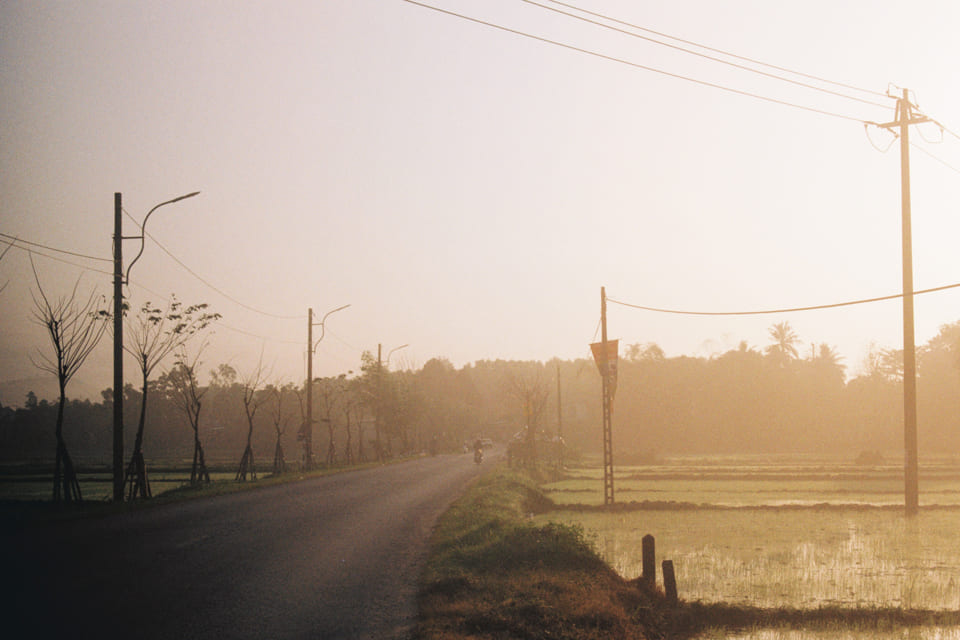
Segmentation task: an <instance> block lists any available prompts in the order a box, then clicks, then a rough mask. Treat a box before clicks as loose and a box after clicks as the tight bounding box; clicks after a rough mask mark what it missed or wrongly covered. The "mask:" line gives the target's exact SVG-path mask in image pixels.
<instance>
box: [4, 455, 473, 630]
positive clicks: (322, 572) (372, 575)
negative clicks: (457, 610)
mask: <svg viewBox="0 0 960 640" xmlns="http://www.w3.org/2000/svg"><path fill="white" fill-rule="evenodd" d="M483 466H486V465H481V467H483ZM481 467H478V466H477V465H475V464H473V461H472V456H467V455H455V456H454V455H450V456H437V457H433V458H423V459H417V460H413V461H410V462H405V463H402V464H395V465H388V466H384V467H379V468H375V469H367V470H363V471H354V472H349V473H342V474H337V475H333V476H327V477H324V478H316V479H312V480H308V481H304V482H298V483H293V484H288V485H283V486H276V487H269V488H263V489H259V490H257V491H251V492H244V493H239V494H234V495H230V496H224V497H220V498H216V499H205V500H196V501H188V502H183V503H179V504H170V505H163V506H157V507H154V508H150V509H144V510H142V511H138V512H132V513H126V514H123V515H120V516H116V517H110V518H94V519H87V520H80V521H75V522H70V523H67V524H62V523H61V524H59V525H57V526H45V527H42V528H39V529H36V530H33V531H28V532H25V535H17V536H14V538H13V539H6V540H0V542H3V543H5V544H4V549H3V550H2V555H0V558H3V560H4V561H3V564H4V565H5V566H3V567H2V569H0V570H2V571H3V574H4V575H3V578H2V580H3V582H4V583H6V585H5V589H4V591H5V595H4V599H5V602H4V603H3V604H4V606H3V607H2V609H7V607H8V605H12V606H11V609H12V610H11V611H10V614H11V615H12V620H13V629H14V630H17V633H15V634H14V635H6V633H4V634H3V635H4V636H5V637H8V638H21V637H22V638H27V637H30V638H45V637H51V636H53V635H58V634H66V635H62V637H78V638H119V637H126V638H146V639H149V638H169V639H179V638H204V639H209V638H230V639H244V638H263V639H278V640H279V639H285V638H323V639H340V638H365V639H366V638H390V639H393V638H406V637H407V636H408V633H409V629H410V626H411V624H412V622H413V619H414V615H415V596H416V584H417V580H418V578H419V573H420V570H421V568H422V562H423V560H424V558H425V553H426V543H427V538H428V536H429V533H430V530H431V528H432V527H433V525H434V523H435V521H436V518H437V516H438V515H439V514H440V513H441V512H442V511H443V510H444V509H445V508H446V507H447V506H448V505H449V504H450V502H452V501H453V499H455V498H456V497H457V496H458V495H459V494H460V493H461V491H462V490H463V489H464V488H465V487H466V485H467V484H468V482H469V480H470V479H471V478H473V477H475V476H476V475H478V473H479V472H480V471H482V469H481ZM8 554H10V555H8ZM26 568H29V570H26ZM4 617H5V618H6V620H4V621H2V622H0V628H3V629H5V630H6V629H10V628H11V627H10V625H9V621H10V620H11V617H8V616H4Z"/></svg>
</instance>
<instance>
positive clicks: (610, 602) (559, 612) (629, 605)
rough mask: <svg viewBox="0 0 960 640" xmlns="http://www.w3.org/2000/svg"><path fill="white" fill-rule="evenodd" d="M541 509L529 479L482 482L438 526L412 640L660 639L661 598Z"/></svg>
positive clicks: (507, 475)
mask: <svg viewBox="0 0 960 640" xmlns="http://www.w3.org/2000/svg"><path fill="white" fill-rule="evenodd" d="M548 506H549V501H548V500H546V498H544V497H543V495H542V494H541V493H540V491H539V490H538V488H537V485H536V483H535V482H534V480H533V479H531V478H529V477H527V476H524V475H521V474H519V473H517V472H512V471H509V470H506V469H503V468H498V469H496V470H495V471H493V472H491V473H488V474H487V475H485V476H484V477H483V478H482V479H481V480H480V481H478V483H477V484H476V485H474V486H473V488H472V489H471V490H470V491H468V492H467V494H466V495H465V496H464V497H463V498H462V499H461V500H459V501H458V502H457V503H456V504H455V505H454V506H453V507H452V508H451V509H450V510H449V511H448V512H447V513H446V514H444V516H443V517H442V518H441V520H440V522H439V524H438V527H437V530H436V532H435V533H434V538H433V545H432V551H431V555H430V558H429V560H428V563H427V567H426V570H425V573H424V577H423V582H422V586H421V593H420V598H419V620H418V625H417V629H416V637H417V638H419V639H421V640H461V639H467V638H470V639H477V640H479V639H483V638H490V639H493V638H527V639H530V640H539V639H545V638H552V639H564V638H566V639H570V640H574V639H576V640H591V639H596V640H600V639H601V638H602V639H604V640H611V639H617V638H635V639H637V638H659V637H663V636H662V633H661V632H660V631H659V630H660V629H662V628H663V625H664V623H665V618H664V614H663V612H664V607H663V604H662V599H661V597H660V596H659V595H658V594H656V593H653V592H651V591H650V590H648V589H647V588H645V586H644V585H643V584H642V583H638V582H628V581H626V580H624V579H623V578H621V577H620V576H619V575H617V574H616V572H614V571H613V569H611V568H610V567H609V566H608V565H607V564H606V563H604V562H603V560H602V559H601V558H600V556H599V555H598V554H597V553H596V551H595V550H594V549H593V548H592V547H591V545H590V544H589V542H588V541H587V540H586V539H585V537H584V534H583V531H582V529H580V528H579V527H573V526H568V525H559V524H548V525H544V526H534V525H532V524H531V523H529V522H527V518H526V514H527V513H530V512H531V511H532V512H537V511H540V510H542V509H544V508H547V507H548Z"/></svg>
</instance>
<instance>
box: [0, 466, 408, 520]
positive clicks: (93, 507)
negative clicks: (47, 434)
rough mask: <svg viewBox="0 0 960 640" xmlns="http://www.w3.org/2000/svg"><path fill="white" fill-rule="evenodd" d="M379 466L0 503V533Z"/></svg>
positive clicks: (265, 475) (341, 467)
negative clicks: (77, 499)
mask: <svg viewBox="0 0 960 640" xmlns="http://www.w3.org/2000/svg"><path fill="white" fill-rule="evenodd" d="M400 460H404V459H397V461H400ZM381 464H382V463H378V462H365V463H361V464H356V465H344V466H332V467H323V468H318V469H314V470H312V471H291V472H288V473H284V474H281V475H273V474H263V475H261V476H260V477H259V478H258V479H256V480H248V481H246V482H238V481H236V480H215V481H214V482H210V483H201V484H197V485H190V484H187V483H185V484H183V485H182V486H179V487H176V488H174V489H169V490H167V491H164V492H163V493H160V494H157V495H155V496H154V497H152V498H149V499H147V500H144V499H139V498H138V499H136V500H132V501H130V502H126V501H124V502H113V501H105V500H85V501H83V502H81V503H79V504H78V503H62V502H61V503H58V502H51V501H49V500H0V534H7V533H11V532H14V531H18V530H20V529H24V528H27V527H31V526H37V525H43V524H55V523H57V522H61V521H65V520H71V519H75V518H89V517H100V516H109V515H115V514H119V513H126V512H128V511H134V510H137V509H149V508H152V507H155V506H158V505H162V504H167V503H169V502H181V501H183V500H195V499H201V498H214V497H217V496H224V495H228V494H231V493H238V492H241V491H254V490H257V489H264V488H266V487H272V486H276V485H279V484H287V483H291V482H299V481H301V480H307V479H310V478H317V477H320V476H326V475H331V474H335V473H343V472H347V471H357V470H360V469H366V468H369V467H376V466H381ZM187 473H189V470H187Z"/></svg>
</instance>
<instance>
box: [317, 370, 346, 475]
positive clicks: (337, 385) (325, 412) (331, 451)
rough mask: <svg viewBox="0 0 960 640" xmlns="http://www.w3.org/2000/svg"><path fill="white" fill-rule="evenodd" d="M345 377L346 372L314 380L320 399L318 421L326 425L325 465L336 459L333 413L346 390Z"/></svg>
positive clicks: (332, 462)
mask: <svg viewBox="0 0 960 640" xmlns="http://www.w3.org/2000/svg"><path fill="white" fill-rule="evenodd" d="M346 379H347V376H346V374H340V375H339V376H337V377H336V378H323V379H320V380H317V381H316V382H317V385H316V389H317V395H318V396H319V400H320V402H319V404H318V407H319V409H320V422H323V423H324V424H326V425H327V437H328V440H327V457H326V463H327V465H332V464H334V463H335V462H336V460H337V444H336V440H335V439H334V422H333V414H334V411H335V410H336V409H337V407H338V405H339V404H340V403H342V402H343V399H344V398H343V396H344V394H345V391H346Z"/></svg>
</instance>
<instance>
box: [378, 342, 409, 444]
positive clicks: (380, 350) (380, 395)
mask: <svg viewBox="0 0 960 640" xmlns="http://www.w3.org/2000/svg"><path fill="white" fill-rule="evenodd" d="M409 346H410V345H408V344H402V345H400V346H399V347H394V348H393V349H390V351H388V352H387V366H388V367H389V366H390V356H392V355H393V352H394V351H399V350H400V349H403V348H405V347H409ZM381 353H383V345H382V344H379V343H378V344H377V413H376V415H375V416H374V437H375V438H376V440H377V456H378V457H379V456H380V455H381V453H382V451H383V450H382V448H381V446H380V414H381V413H382V408H383V360H382V359H381V357H380V355H381Z"/></svg>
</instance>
